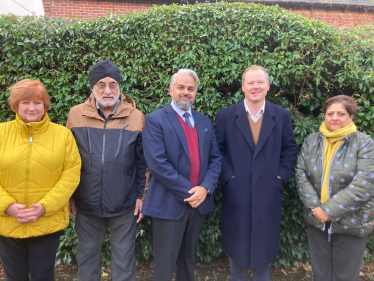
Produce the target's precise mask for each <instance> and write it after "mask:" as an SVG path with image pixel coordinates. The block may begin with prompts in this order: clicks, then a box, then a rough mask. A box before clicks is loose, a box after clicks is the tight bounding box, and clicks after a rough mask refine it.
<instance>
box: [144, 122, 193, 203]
mask: <svg viewBox="0 0 374 281" xmlns="http://www.w3.org/2000/svg"><path fill="white" fill-rule="evenodd" d="M149 117H150V116H149V115H148V116H147V117H146V118H145V127H144V131H143V150H144V156H145V159H146V161H147V165H148V167H149V169H150V170H151V175H152V177H153V178H155V180H157V181H158V182H159V183H160V184H161V185H162V186H163V187H165V188H166V189H168V190H169V191H170V192H171V193H172V194H173V195H174V196H176V197H178V198H179V200H184V199H186V198H189V197H191V195H190V194H189V193H188V191H189V190H190V189H191V188H193V187H194V186H193V184H192V183H191V182H190V181H189V180H187V179H186V178H185V177H183V176H182V175H180V174H179V173H178V171H177V170H175V169H174V167H173V166H172V165H171V163H170V162H169V160H168V156H167V155H166V150H165V140H164V137H166V138H167V136H165V135H164V133H163V130H162V126H161V124H159V122H158V121H157V118H153V116H152V118H149Z"/></svg>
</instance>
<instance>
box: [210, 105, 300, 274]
mask: <svg viewBox="0 0 374 281" xmlns="http://www.w3.org/2000/svg"><path fill="white" fill-rule="evenodd" d="M215 132H216V137H217V141H218V145H219V148H220V151H221V155H222V172H221V175H220V182H221V184H222V185H223V194H222V239H223V251H224V252H225V253H227V254H228V255H229V256H230V257H231V258H232V259H233V260H234V261H235V263H237V264H238V265H240V266H249V267H251V268H252V269H256V268H261V267H264V266H265V265H267V264H269V263H270V262H272V261H273V260H274V259H275V258H276V257H277V255H278V253H279V236H280V226H281V214H282V192H283V191H282V185H283V183H287V182H288V181H289V179H290V178H291V176H292V171H293V167H294V162H295V160H296V151H297V144H296V141H295V137H294V134H293V130H292V125H291V114H290V112H289V111H288V110H286V109H284V108H282V107H280V106H278V105H275V104H272V103H270V102H268V101H266V105H265V112H264V116H263V120H262V126H261V131H260V135H259V138H258V142H257V145H255V143H254V140H253V136H252V131H251V127H250V124H249V121H248V116H247V112H246V111H245V107H244V102H243V101H241V102H239V103H237V104H235V105H232V106H229V107H227V108H225V109H222V110H220V111H219V112H218V114H217V116H216V124H215ZM278 175H279V176H281V177H282V179H279V178H278V177H277V176H278ZM233 176H235V177H234V178H232V177H233Z"/></svg>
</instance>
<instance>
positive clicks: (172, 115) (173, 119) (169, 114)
mask: <svg viewBox="0 0 374 281" xmlns="http://www.w3.org/2000/svg"><path fill="white" fill-rule="evenodd" d="M165 115H166V118H167V119H169V121H170V123H171V125H172V126H173V127H174V130H175V132H176V133H177V136H178V138H179V140H180V142H181V144H182V147H183V149H184V151H185V152H186V154H187V156H188V159H190V160H191V158H190V152H189V150H188V144H187V139H186V135H185V134H184V131H183V128H182V125H181V123H180V121H179V119H178V116H177V113H176V112H175V111H174V109H173V108H172V107H171V105H170V104H169V105H167V106H166V109H165ZM195 122H196V121H195ZM195 124H196V123H195ZM165 137H166V138H167V136H165Z"/></svg>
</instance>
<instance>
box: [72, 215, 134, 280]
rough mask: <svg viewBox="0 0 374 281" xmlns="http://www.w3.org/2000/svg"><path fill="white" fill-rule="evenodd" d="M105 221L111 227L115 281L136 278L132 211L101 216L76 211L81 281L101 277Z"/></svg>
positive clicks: (113, 275) (112, 262)
mask: <svg viewBox="0 0 374 281" xmlns="http://www.w3.org/2000/svg"><path fill="white" fill-rule="evenodd" d="M106 222H108V223H109V227H110V246H111V275H112V280H113V281H133V280H135V276H136V263H135V233H136V228H137V225H136V216H134V213H133V212H131V211H130V212H128V213H127V214H124V215H121V216H117V217H111V218H101V217H97V216H92V215H86V214H83V213H81V212H79V211H78V212H77V218H76V220H75V230H76V232H77V236H78V245H77V262H78V281H100V280H101V250H102V246H103V242H104V236H105V227H106Z"/></svg>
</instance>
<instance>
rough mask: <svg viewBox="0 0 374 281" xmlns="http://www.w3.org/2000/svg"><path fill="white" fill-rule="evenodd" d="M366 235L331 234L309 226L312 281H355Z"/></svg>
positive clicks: (360, 263)
mask: <svg viewBox="0 0 374 281" xmlns="http://www.w3.org/2000/svg"><path fill="white" fill-rule="evenodd" d="M366 240H367V239H366V238H362V237H356V236H352V235H347V234H332V235H331V242H328V233H327V227H326V230H325V231H321V230H319V229H317V228H315V227H314V226H311V225H308V246H309V255H310V262H311V265H312V269H313V275H314V280H315V281H358V280H359V275H360V269H361V265H362V259H363V257H364V252H365V248H366Z"/></svg>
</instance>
